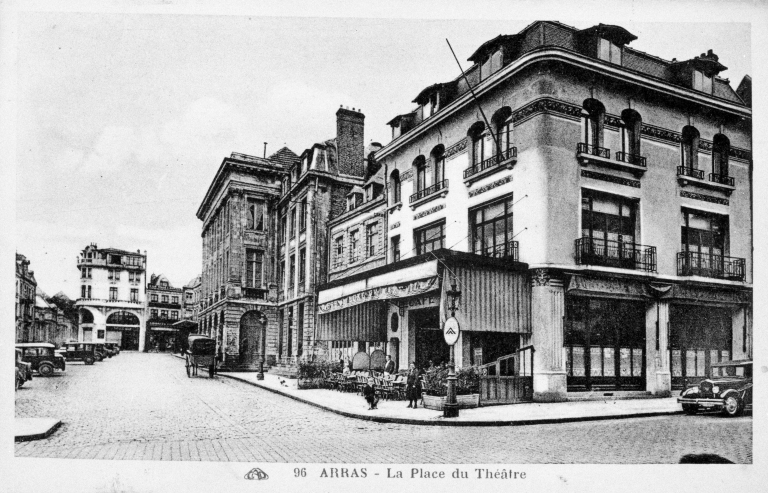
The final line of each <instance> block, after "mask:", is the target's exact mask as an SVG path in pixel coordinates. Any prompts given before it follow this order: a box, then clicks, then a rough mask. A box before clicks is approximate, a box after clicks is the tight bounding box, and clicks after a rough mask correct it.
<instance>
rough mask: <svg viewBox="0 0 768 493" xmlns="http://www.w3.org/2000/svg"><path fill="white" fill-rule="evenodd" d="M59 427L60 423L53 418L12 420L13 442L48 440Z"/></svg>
mask: <svg viewBox="0 0 768 493" xmlns="http://www.w3.org/2000/svg"><path fill="white" fill-rule="evenodd" d="M59 426H61V421H59V420H58V419H53V418H14V420H13V433H14V435H15V441H17V442H27V441H30V440H42V439H43V438H48V437H49V436H51V434H52V433H53V432H54V431H56V429H58V427H59Z"/></svg>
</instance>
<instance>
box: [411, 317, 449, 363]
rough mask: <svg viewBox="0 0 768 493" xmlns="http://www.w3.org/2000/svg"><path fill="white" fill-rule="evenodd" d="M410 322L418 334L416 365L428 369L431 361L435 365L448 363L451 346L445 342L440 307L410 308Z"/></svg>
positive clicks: (412, 328)
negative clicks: (441, 328) (441, 326)
mask: <svg viewBox="0 0 768 493" xmlns="http://www.w3.org/2000/svg"><path fill="white" fill-rule="evenodd" d="M408 322H409V326H410V328H411V330H413V331H415V334H416V357H415V362H416V366H417V367H419V368H424V369H426V368H428V367H429V362H430V361H431V362H432V363H433V364H434V365H435V366H437V365H439V364H440V363H445V364H448V361H449V359H450V348H449V346H448V345H447V344H446V343H445V339H444V338H443V331H442V330H440V309H439V308H437V307H435V308H424V309H421V310H410V311H409V312H408Z"/></svg>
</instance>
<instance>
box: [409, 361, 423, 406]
mask: <svg viewBox="0 0 768 493" xmlns="http://www.w3.org/2000/svg"><path fill="white" fill-rule="evenodd" d="M405 395H406V397H408V407H412V408H413V409H416V408H417V407H419V399H421V378H420V377H419V372H418V370H416V364H415V363H411V365H410V368H409V369H408V378H407V379H406V381H405Z"/></svg>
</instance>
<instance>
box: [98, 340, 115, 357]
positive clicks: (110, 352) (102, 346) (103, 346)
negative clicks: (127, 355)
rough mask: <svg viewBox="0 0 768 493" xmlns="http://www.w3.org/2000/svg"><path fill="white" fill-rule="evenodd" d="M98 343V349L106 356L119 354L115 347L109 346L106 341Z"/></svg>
mask: <svg viewBox="0 0 768 493" xmlns="http://www.w3.org/2000/svg"><path fill="white" fill-rule="evenodd" d="M96 345H97V346H98V347H97V350H98V351H101V354H103V355H104V357H105V358H111V357H112V356H114V355H116V354H117V352H116V351H115V350H114V349H112V348H111V347H109V346H108V345H107V344H106V343H104V342H97V343H96Z"/></svg>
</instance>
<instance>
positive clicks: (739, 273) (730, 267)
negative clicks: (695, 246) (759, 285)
mask: <svg viewBox="0 0 768 493" xmlns="http://www.w3.org/2000/svg"><path fill="white" fill-rule="evenodd" d="M677 275H678V276H701V277H711V278H714V279H725V280H728V281H739V282H744V280H745V279H746V261H745V260H744V259H743V258H737V257H726V256H724V255H714V254H708V253H700V252H678V254H677Z"/></svg>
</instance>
